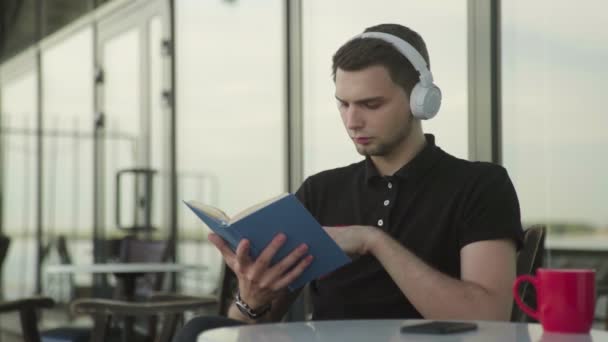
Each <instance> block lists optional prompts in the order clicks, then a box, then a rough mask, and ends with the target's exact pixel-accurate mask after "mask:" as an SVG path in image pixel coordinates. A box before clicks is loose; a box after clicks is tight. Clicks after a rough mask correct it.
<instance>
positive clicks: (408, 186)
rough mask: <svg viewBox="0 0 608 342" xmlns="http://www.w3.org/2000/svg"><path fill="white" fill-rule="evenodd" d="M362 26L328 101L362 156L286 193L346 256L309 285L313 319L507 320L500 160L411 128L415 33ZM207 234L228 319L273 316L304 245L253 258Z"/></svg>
mask: <svg viewBox="0 0 608 342" xmlns="http://www.w3.org/2000/svg"><path fill="white" fill-rule="evenodd" d="M365 32H368V33H367V34H366V35H364V36H360V37H355V38H354V39H352V40H350V41H348V42H347V43H345V44H344V45H343V46H342V47H340V49H339V50H338V51H337V52H336V54H335V55H334V57H333V75H334V81H335V88H336V91H335V97H336V101H337V104H338V109H339V111H340V115H341V117H342V121H343V123H344V126H345V128H346V131H347V133H348V136H349V138H350V139H352V140H353V143H354V144H355V148H356V149H357V151H358V152H359V153H360V154H361V155H362V156H364V157H365V160H363V161H361V162H359V163H356V164H352V165H349V166H347V167H342V168H338V169H333V170H329V171H325V172H321V173H319V174H316V175H314V176H311V177H309V178H308V179H307V180H306V181H305V182H304V184H303V185H302V186H301V188H300V189H299V190H298V192H297V196H298V198H299V199H300V200H301V201H302V203H303V204H304V205H305V206H306V207H307V208H308V210H309V211H310V212H311V213H312V214H313V216H315V217H316V218H317V220H318V221H319V222H320V223H321V224H322V225H323V226H324V227H326V228H325V229H326V231H327V232H328V234H329V235H330V236H331V237H332V238H333V239H334V240H335V241H336V242H337V243H338V245H339V246H340V247H341V248H342V249H343V250H344V251H345V252H347V253H348V254H350V255H351V256H353V262H352V263H351V264H348V265H346V266H344V267H342V268H340V269H338V270H336V271H335V272H333V273H331V274H329V275H327V276H326V277H323V278H321V279H318V280H316V281H314V282H312V283H311V296H312V300H313V319H315V320H323V319H357V318H368V319H369V318H421V317H423V318H427V319H481V320H508V319H509V317H510V313H511V307H512V296H511V285H512V283H513V281H514V278H515V274H516V273H515V254H516V249H517V248H518V247H519V246H520V245H521V241H522V237H523V232H522V229H521V222H520V213H519V204H518V200H517V195H516V193H515V190H514V188H513V185H512V183H511V181H510V180H509V177H508V175H507V173H506V171H505V170H504V169H503V168H502V167H500V166H497V165H493V164H489V163H481V162H469V161H465V160H461V159H457V158H455V157H453V156H451V155H449V154H447V153H446V152H444V151H442V150H441V149H440V148H439V147H437V146H436V145H435V141H434V137H433V136H432V135H426V136H425V135H424V134H423V131H422V125H421V119H427V118H430V117H432V116H433V115H434V114H435V113H436V112H437V110H438V108H439V101H440V92H439V90H438V88H435V86H434V84H433V83H432V76H431V75H430V72H429V71H428V69H427V68H428V65H429V57H428V52H427V50H426V46H425V43H424V41H423V40H422V38H421V37H420V36H419V35H418V34H417V33H416V32H414V31H412V30H410V29H408V28H406V27H403V26H400V25H395V24H383V25H378V26H374V27H370V28H368V29H366V30H365ZM371 32H374V33H371ZM378 32H379V33H378ZM386 34H389V35H386ZM396 37H398V38H400V39H396ZM400 40H403V41H405V42H407V43H404V42H400ZM412 49H415V50H416V51H413V52H412ZM420 64H426V65H420ZM209 240H210V241H211V242H212V243H213V244H214V245H215V246H216V247H217V248H218V249H219V250H220V252H221V253H222V255H223V257H224V259H225V261H226V263H227V265H228V266H229V267H230V268H231V269H232V270H234V272H235V274H236V275H237V277H238V281H239V291H238V295H237V298H236V301H237V302H238V303H239V304H240V305H238V306H237V305H233V306H232V307H231V308H230V310H229V314H228V316H229V317H230V318H231V319H234V320H238V321H241V322H248V323H254V322H266V321H276V320H280V319H281V318H282V317H283V315H284V314H285V313H286V311H287V310H288V308H289V306H290V305H291V303H292V302H293V300H294V299H295V298H296V297H297V294H298V293H289V292H288V291H287V290H286V286H287V284H289V283H290V282H291V281H292V280H294V279H295V278H296V277H297V276H298V275H299V274H300V273H301V272H302V271H303V270H304V269H305V268H306V267H307V266H308V265H309V264H310V262H311V261H312V257H311V256H307V255H306V248H307V246H300V247H298V248H296V249H295V250H294V251H293V252H292V253H291V254H290V255H289V256H287V257H286V258H285V259H283V260H282V261H280V262H278V263H277V264H275V265H270V260H271V258H272V256H273V255H274V254H275V253H276V251H277V250H278V249H279V248H280V246H281V245H282V243H283V242H284V240H285V236H283V235H279V236H277V237H276V238H275V239H274V240H273V241H272V242H271V243H270V245H269V246H267V248H266V249H265V250H264V251H263V252H262V254H261V255H260V257H259V258H258V259H256V260H251V259H250V258H249V257H248V247H249V245H248V242H247V241H242V242H241V243H240V244H239V246H238V248H237V250H236V252H235V253H233V252H232V251H231V250H230V249H229V248H228V246H227V245H226V244H225V243H224V242H223V241H222V239H221V238H219V236H217V235H215V234H211V235H210V236H209Z"/></svg>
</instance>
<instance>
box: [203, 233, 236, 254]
mask: <svg viewBox="0 0 608 342" xmlns="http://www.w3.org/2000/svg"><path fill="white" fill-rule="evenodd" d="M207 239H208V240H209V241H211V243H212V244H213V245H214V246H215V247H216V248H217V249H218V250H219V251H220V253H222V256H223V257H224V259H226V258H232V257H234V253H233V252H232V250H231V249H230V247H228V244H227V243H226V242H225V241H224V239H222V238H221V237H220V236H219V235H217V234H215V233H209V235H207Z"/></svg>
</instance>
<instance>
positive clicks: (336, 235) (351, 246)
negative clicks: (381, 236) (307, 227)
mask: <svg viewBox="0 0 608 342" xmlns="http://www.w3.org/2000/svg"><path fill="white" fill-rule="evenodd" d="M323 229H325V231H326V232H327V234H329V236H331V238H332V239H334V241H336V243H337V244H338V246H340V248H342V250H343V251H344V252H345V253H346V254H349V255H363V254H368V253H369V252H370V248H371V245H372V244H373V242H374V239H376V238H377V236H378V233H380V232H381V231H380V230H378V229H377V228H375V227H372V226H342V227H323Z"/></svg>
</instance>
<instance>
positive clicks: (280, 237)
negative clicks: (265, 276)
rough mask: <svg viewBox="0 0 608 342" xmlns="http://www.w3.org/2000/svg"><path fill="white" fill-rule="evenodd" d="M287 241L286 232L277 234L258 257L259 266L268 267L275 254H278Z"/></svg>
mask: <svg viewBox="0 0 608 342" xmlns="http://www.w3.org/2000/svg"><path fill="white" fill-rule="evenodd" d="M285 241H287V236H285V234H277V235H276V236H275V237H274V238H273V239H272V241H270V243H269V244H268V246H266V248H264V250H263V251H262V253H261V254H260V255H259V256H258V258H257V259H256V264H257V266H258V267H262V268H266V267H268V265H270V261H271V260H272V258H273V257H274V255H275V254H277V252H278V251H279V249H280V248H281V246H283V244H284V243H285Z"/></svg>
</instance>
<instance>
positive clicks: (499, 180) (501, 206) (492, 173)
mask: <svg viewBox="0 0 608 342" xmlns="http://www.w3.org/2000/svg"><path fill="white" fill-rule="evenodd" d="M485 165H487V166H488V167H487V169H486V168H485V167H484V170H483V172H482V173H481V174H480V175H479V176H478V177H477V179H476V180H475V181H474V182H473V184H471V187H470V189H469V191H468V193H467V196H466V198H465V199H464V203H465V205H464V210H463V217H462V223H461V225H460V232H459V244H460V248H462V247H464V246H465V245H467V244H470V243H472V242H477V241H483V240H498V239H511V240H513V241H514V242H515V245H516V247H517V250H519V249H520V248H521V247H522V245H523V229H522V226H521V215H520V208H519V200H518V198H517V194H516V192H515V188H514V186H513V183H512V182H511V179H510V178H509V175H508V174H507V171H506V170H505V169H504V168H503V167H501V166H498V165H493V164H485Z"/></svg>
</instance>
